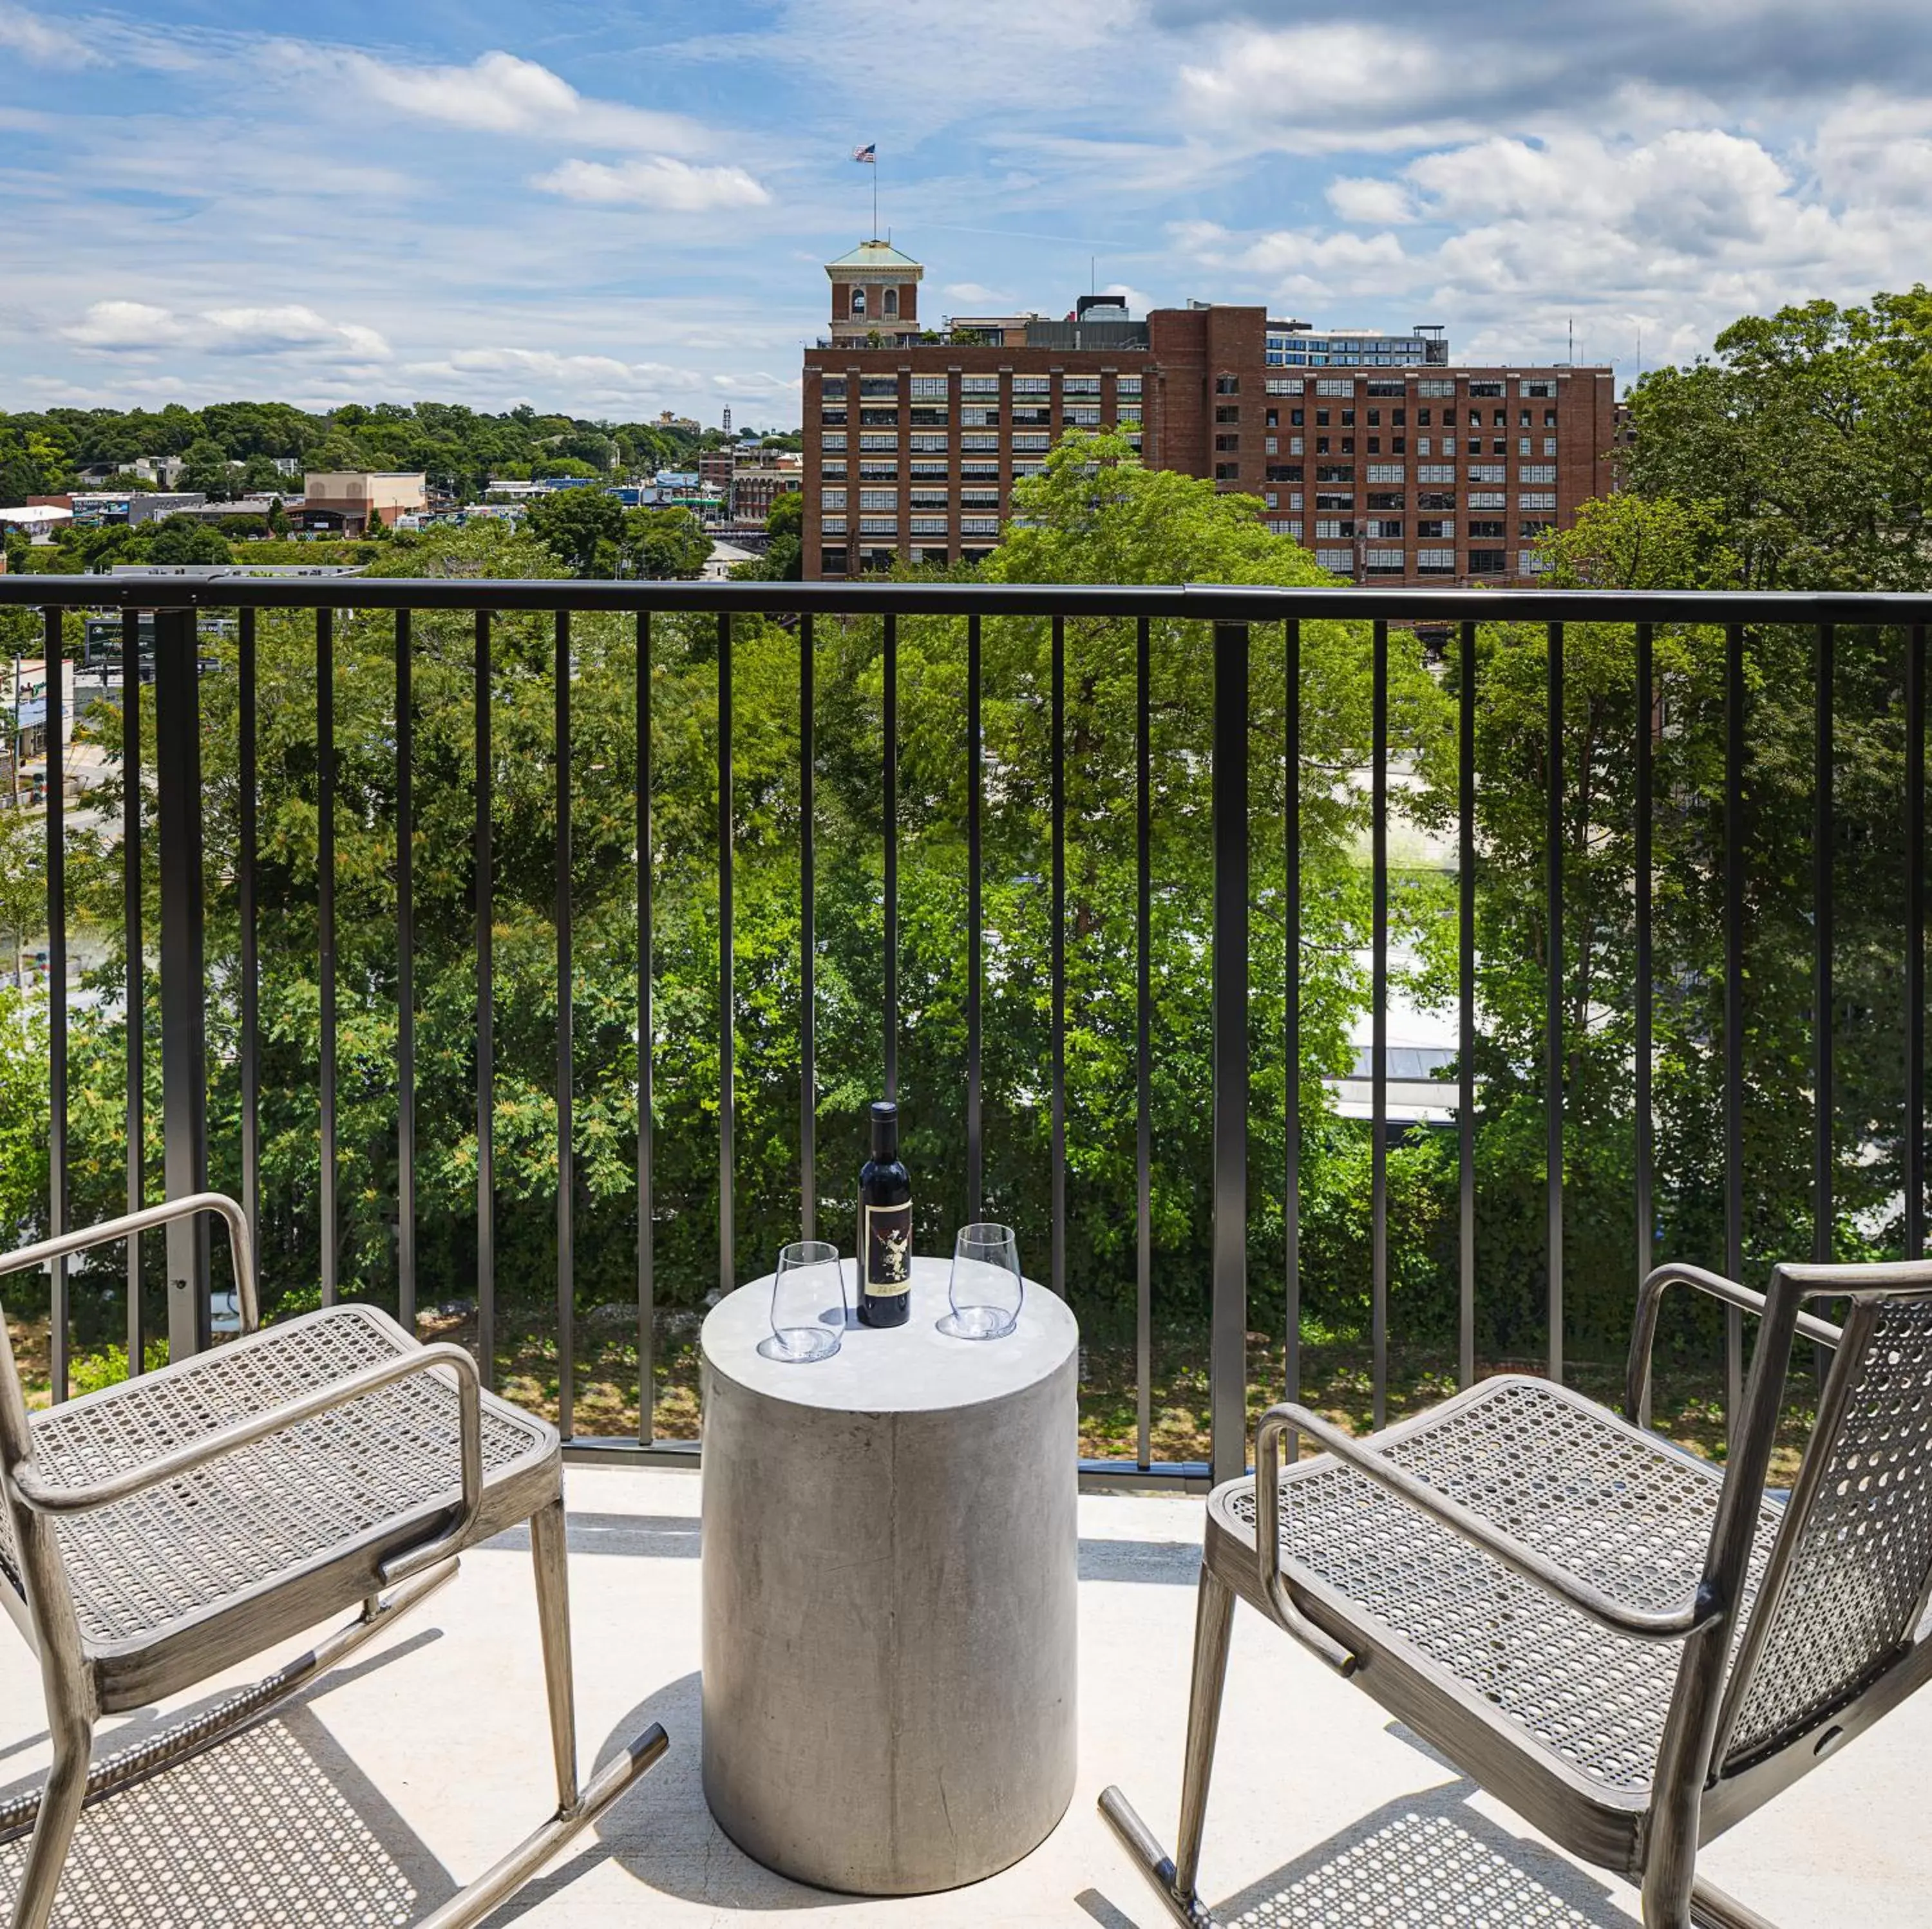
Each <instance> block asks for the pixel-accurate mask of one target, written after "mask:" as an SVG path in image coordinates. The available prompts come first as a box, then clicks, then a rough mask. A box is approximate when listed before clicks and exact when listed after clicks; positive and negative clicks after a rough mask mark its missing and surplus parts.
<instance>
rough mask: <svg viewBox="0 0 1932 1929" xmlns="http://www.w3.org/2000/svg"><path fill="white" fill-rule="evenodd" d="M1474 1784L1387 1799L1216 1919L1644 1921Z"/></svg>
mask: <svg viewBox="0 0 1932 1929" xmlns="http://www.w3.org/2000/svg"><path fill="white" fill-rule="evenodd" d="M1475 1793H1476V1784H1475V1783H1474V1782H1472V1781H1460V1780H1458V1781H1454V1782H1451V1783H1449V1784H1447V1785H1446V1786H1445V1787H1441V1788H1432V1789H1425V1790H1422V1791H1421V1792H1420V1793H1416V1794H1414V1795H1405V1796H1400V1797H1399V1798H1398V1799H1397V1800H1395V1801H1394V1802H1385V1803H1384V1804H1383V1805H1382V1807H1381V1808H1378V1809H1376V1810H1375V1811H1373V1812H1372V1813H1371V1814H1367V1815H1365V1816H1364V1817H1363V1818H1362V1819H1361V1820H1360V1821H1359V1822H1357V1823H1352V1825H1351V1826H1349V1827H1348V1828H1346V1829H1343V1830H1342V1831H1341V1832H1340V1833H1339V1834H1337V1835H1331V1837H1329V1838H1328V1841H1325V1842H1322V1843H1320V1844H1317V1845H1316V1847H1314V1848H1313V1849H1311V1850H1309V1851H1308V1853H1307V1854H1306V1855H1304V1856H1297V1857H1296V1858H1295V1860H1294V1861H1293V1862H1289V1863H1286V1864H1285V1865H1283V1867H1282V1868H1278V1869H1277V1870H1276V1871H1274V1874H1272V1875H1269V1876H1265V1877H1263V1878H1262V1880H1260V1881H1259V1882H1257V1883H1250V1885H1249V1886H1248V1887H1247V1888H1246V1889H1243V1890H1242V1891H1241V1892H1240V1894H1239V1895H1235V1896H1231V1897H1230V1898H1229V1899H1228V1900H1227V1901H1225V1902H1222V1903H1220V1904H1217V1905H1216V1906H1215V1908H1214V1921H1215V1923H1216V1925H1217V1929H1443V1925H1447V1924H1451V1923H1453V1924H1454V1925H1456V1929H1641V1925H1640V1924H1639V1923H1638V1922H1637V1919H1636V1918H1635V1917H1634V1916H1631V1915H1629V1914H1628V1913H1625V1911H1624V1910H1622V1909H1620V1908H1619V1907H1617V1905H1616V1904H1615V1903H1614V1902H1613V1901H1612V1900H1611V1899H1610V1891H1609V1889H1607V1888H1606V1887H1605V1886H1604V1884H1603V1883H1601V1882H1600V1881H1598V1880H1597V1879H1596V1878H1595V1877H1593V1876H1592V1875H1591V1874H1589V1872H1588V1871H1585V1870H1583V1869H1580V1868H1578V1867H1577V1865H1575V1864H1574V1863H1573V1862H1566V1861H1565V1859H1563V1858H1562V1856H1559V1855H1557V1854H1556V1853H1555V1852H1554V1851H1553V1850H1550V1849H1547V1848H1545V1847H1544V1846H1543V1845H1542V1844H1541V1843H1540V1842H1536V1841H1530V1840H1528V1839H1526V1838H1524V1837H1522V1836H1520V1835H1512V1834H1511V1832H1509V1831H1508V1829H1505V1828H1503V1827H1502V1826H1499V1824H1498V1823H1495V1822H1493V1821H1492V1820H1490V1818H1489V1817H1487V1815H1484V1814H1482V1813H1481V1811H1478V1810H1476V1809H1474V1808H1471V1807H1470V1806H1469V1798H1470V1796H1472V1795H1474V1794H1475ZM1208 1826H1209V1830H1210V1838H1209V1844H1208V1846H1209V1848H1210V1850H1212V1847H1213V1839H1212V1830H1213V1826H1214V1823H1213V1817H1212V1815H1210V1817H1209V1822H1208ZM1120 1893H1123V1894H1125V1893H1127V1892H1126V1891H1125V1890H1124V1889H1121V1891H1120ZM1131 1899H1132V1901H1133V1903H1134V1904H1135V1905H1136V1907H1144V1906H1145V1899H1144V1898H1143V1897H1142V1896H1133V1898H1131ZM1077 1900H1078V1901H1079V1904H1080V1906H1081V1907H1082V1909H1084V1910H1085V1911H1086V1912H1087V1913H1088V1916H1091V1918H1092V1919H1094V1922H1097V1923H1099V1924H1100V1925H1103V1929H1127V1925H1130V1924H1131V1922H1132V1921H1133V1918H1131V1917H1130V1916H1127V1914H1125V1913H1124V1912H1123V1911H1122V1910H1121V1909H1120V1908H1119V1907H1118V1906H1117V1905H1115V1904H1114V1903H1112V1902H1110V1901H1109V1900H1108V1899H1107V1898H1106V1897H1105V1896H1104V1895H1101V1894H1100V1893H1099V1892H1097V1891H1096V1890H1093V1889H1088V1890H1087V1891H1086V1892H1084V1893H1083V1894H1082V1895H1080V1896H1079V1898H1077Z"/></svg>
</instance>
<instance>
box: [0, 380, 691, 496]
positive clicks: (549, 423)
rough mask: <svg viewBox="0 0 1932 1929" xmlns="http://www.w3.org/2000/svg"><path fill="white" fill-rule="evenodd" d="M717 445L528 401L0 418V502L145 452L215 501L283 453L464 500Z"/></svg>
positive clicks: (255, 480) (244, 487)
mask: <svg viewBox="0 0 1932 1929" xmlns="http://www.w3.org/2000/svg"><path fill="white" fill-rule="evenodd" d="M719 441H721V437H720V436H718V434H717V433H716V432H715V431H710V430H707V431H705V432H703V433H700V434H699V435H697V436H694V435H692V434H691V432H690V431H689V430H684V429H679V428H676V427H672V426H669V425H667V424H663V423H660V422H600V421H584V420H583V419H581V418H577V417H573V416H569V415H540V414H538V412H537V411H536V410H535V409H531V408H529V407H527V406H520V407H517V408H515V409H510V410H509V411H508V412H506V413H505V414H502V415H488V414H486V413H484V412H481V411H479V410H476V409H466V408H463V407H461V406H458V404H456V403H448V402H419V403H415V404H414V405H413V406H408V407H405V406H402V405H401V404H399V403H377V404H376V405H375V406H367V407H365V406H362V405H361V404H359V403H344V404H343V405H342V406H340V407H338V408H336V409H332V410H329V411H327V412H318V413H311V412H308V411H305V410H303V409H296V408H294V407H293V406H290V404H288V403H282V402H223V403H213V404H211V405H210V406H208V407H207V408H205V409H189V408H185V407H183V406H181V404H180V403H169V405H168V406H166V408H164V409H66V408H58V409H40V410H36V411H32V412H21V413H18V414H13V415H8V414H6V413H4V412H0V506H4V505H7V504H10V503H17V502H20V501H22V500H23V499H25V498H26V497H27V496H37V495H46V494H51V493H54V492H55V491H56V490H62V489H65V488H68V487H71V486H72V485H73V484H74V472H75V471H76V470H77V469H79V468H80V467H82V466H85V465H87V464H90V463H128V462H133V460H136V458H137V457H142V456H181V457H185V458H186V459H187V463H188V469H187V472H186V474H185V475H184V480H183V483H182V486H183V487H186V488H189V489H205V490H207V492H208V494H209V495H210V496H212V497H214V498H215V499H223V498H225V497H226V496H230V495H238V496H239V495H242V494H245V493H249V492H250V491H252V490H263V489H273V488H275V487H276V486H277V485H278V483H279V482H281V481H283V480H284V478H281V475H280V473H279V472H278V471H277V469H275V458H276V457H293V459H294V460H296V461H297V462H298V463H300V464H301V465H302V467H303V468H304V469H407V470H416V469H421V470H422V471H424V472H426V473H427V474H428V475H429V477H430V478H431V481H433V482H434V483H436V484H437V485H439V486H440V487H443V488H446V489H449V490H452V491H453V492H454V493H455V494H456V495H458V496H460V497H461V498H463V499H465V500H470V499H474V498H475V497H476V496H478V495H479V494H480V493H481V491H482V488H483V485H484V482H485V481H487V479H488V478H490V476H492V475H497V476H509V477H516V476H523V477H528V476H529V475H532V474H534V475H585V476H601V475H610V474H612V473H613V472H622V473H624V474H637V473H643V472H649V471H650V470H652V469H659V468H678V467H684V466H689V465H690V464H691V463H693V462H694V460H695V459H696V456H697V451H698V450H699V449H700V448H703V447H707V446H709V445H711V444H712V443H715V442H719ZM231 462H239V463H242V468H241V469H231V468H229V463H231Z"/></svg>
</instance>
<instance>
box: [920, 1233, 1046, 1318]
mask: <svg viewBox="0 0 1932 1929" xmlns="http://www.w3.org/2000/svg"><path fill="white" fill-rule="evenodd" d="M1025 1295H1026V1282H1025V1279H1024V1278H1022V1275H1021V1272H1020V1244H1019V1236H1018V1235H1017V1234H1016V1233H1015V1232H1014V1231H1013V1228H1012V1227H1010V1226H995V1225H979V1226H964V1227H961V1228H960V1231H959V1237H958V1238H957V1239H956V1240H954V1242H953V1277H952V1279H951V1281H950V1282H949V1284H948V1285H947V1297H948V1298H950V1300H951V1301H952V1302H953V1310H952V1311H951V1312H950V1313H948V1314H947V1316H946V1317H945V1318H944V1319H942V1320H941V1321H940V1322H939V1330H940V1331H941V1332H942V1333H950V1334H952V1336H953V1337H954V1338H955V1339H956V1340H999V1339H1004V1337H1006V1335H1007V1334H1009V1333H1010V1332H1011V1331H1013V1328H1014V1327H1015V1326H1016V1325H1017V1324H1018V1323H1019V1316H1020V1304H1021V1301H1022V1300H1023V1299H1024V1298H1025Z"/></svg>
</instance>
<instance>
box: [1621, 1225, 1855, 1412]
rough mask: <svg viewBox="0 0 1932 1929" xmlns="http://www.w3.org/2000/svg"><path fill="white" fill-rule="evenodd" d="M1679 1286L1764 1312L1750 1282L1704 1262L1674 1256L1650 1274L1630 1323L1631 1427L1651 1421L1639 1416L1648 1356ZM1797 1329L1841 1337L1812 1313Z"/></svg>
mask: <svg viewBox="0 0 1932 1929" xmlns="http://www.w3.org/2000/svg"><path fill="white" fill-rule="evenodd" d="M1680 1285H1681V1286H1695V1287H1696V1288H1697V1290H1698V1291H1699V1292H1706V1293H1709V1295H1710V1296H1711V1297H1712V1298H1713V1299H1721V1300H1722V1301H1724V1304H1726V1305H1727V1306H1735V1307H1738V1308H1739V1310H1741V1311H1743V1312H1745V1313H1757V1314H1759V1315H1760V1316H1762V1314H1763V1311H1764V1307H1765V1298H1764V1295H1763V1293H1761V1292H1753V1291H1752V1290H1751V1288H1750V1287H1749V1286H1740V1285H1739V1284H1738V1282H1737V1281H1736V1280H1734V1279H1727V1278H1725V1277H1724V1275H1723V1274H1722V1273H1715V1272H1707V1271H1706V1269H1704V1268H1703V1266H1686V1265H1685V1264H1683V1263H1682V1261H1678V1260H1673V1262H1672V1263H1670V1265H1668V1266H1658V1267H1656V1268H1655V1269H1653V1270H1652V1272H1650V1273H1649V1274H1648V1275H1646V1277H1645V1279H1644V1282H1643V1285H1642V1286H1640V1287H1638V1289H1637V1319H1636V1321H1635V1322H1634V1325H1632V1326H1631V1350H1630V1364H1629V1367H1628V1370H1627V1371H1626V1373H1625V1377H1624V1416H1625V1418H1626V1419H1628V1421H1630V1423H1631V1425H1632V1426H1634V1427H1642V1426H1646V1425H1648V1424H1649V1422H1648V1421H1646V1419H1645V1418H1644V1417H1643V1416H1644V1412H1645V1409H1646V1406H1647V1404H1648V1403H1649V1398H1650V1356H1651V1351H1652V1347H1653V1346H1654V1345H1655V1343H1656V1340H1657V1315H1658V1309H1659V1307H1660V1306H1661V1304H1662V1303H1663V1299H1664V1293H1665V1292H1666V1291H1667V1289H1669V1288H1670V1287H1671V1286H1680ZM1798 1331H1799V1333H1801V1334H1802V1335H1803V1336H1804V1337H1805V1338H1806V1339H1808V1340H1816V1341H1817V1343H1818V1344H1819V1345H1820V1346H1831V1347H1833V1348H1835V1347H1836V1346H1838V1344H1839V1343H1840V1342H1841V1340H1843V1338H1844V1337H1845V1334H1844V1328H1843V1327H1841V1326H1834V1325H1832V1323H1831V1322H1830V1321H1829V1320H1827V1319H1819V1318H1817V1316H1815V1315H1814V1314H1812V1313H1799V1316H1798Z"/></svg>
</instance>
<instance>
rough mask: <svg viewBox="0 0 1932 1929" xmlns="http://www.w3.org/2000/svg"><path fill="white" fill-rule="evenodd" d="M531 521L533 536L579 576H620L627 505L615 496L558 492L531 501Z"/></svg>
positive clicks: (596, 491) (589, 491) (586, 491)
mask: <svg viewBox="0 0 1932 1929" xmlns="http://www.w3.org/2000/svg"><path fill="white" fill-rule="evenodd" d="M528 521H529V530H530V534H531V535H533V536H535V538H536V539H537V541H538V542H540V543H541V544H543V545H544V547H545V548H546V549H547V550H549V551H550V553H551V554H552V555H553V556H555V557H556V559H557V560H558V561H559V562H562V563H567V564H568V565H569V566H570V567H571V569H572V570H574V571H575V572H576V573H577V575H579V576H587V577H611V576H615V575H616V574H617V546H618V543H619V538H621V537H622V534H623V532H624V505H622V503H621V502H619V501H618V500H617V499H616V497H615V496H609V495H607V494H605V493H604V491H603V490H601V489H559V490H553V492H552V493H550V494H549V495H547V496H537V497H536V498H535V499H533V500H532V502H531V504H530V507H529V517H528Z"/></svg>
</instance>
